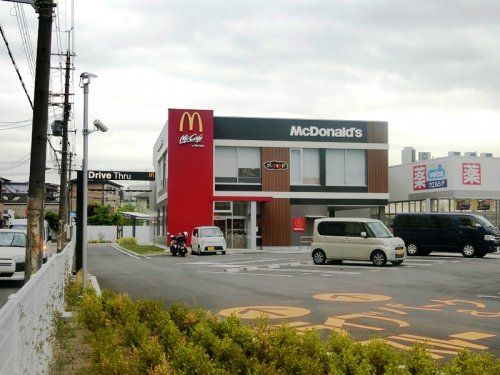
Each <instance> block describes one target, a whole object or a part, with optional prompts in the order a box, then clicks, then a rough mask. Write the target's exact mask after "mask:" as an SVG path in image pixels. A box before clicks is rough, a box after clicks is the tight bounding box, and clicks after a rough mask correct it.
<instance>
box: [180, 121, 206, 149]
mask: <svg viewBox="0 0 500 375" xmlns="http://www.w3.org/2000/svg"><path fill="white" fill-rule="evenodd" d="M195 121H196V124H197V125H198V133H196V132H195V127H194V125H195ZM186 123H187V125H188V126H187V128H186V129H184V126H185V125H186ZM185 131H188V132H191V133H188V134H182V135H181V137H180V138H179V144H180V145H183V144H191V146H192V147H205V145H204V144H203V121H202V119H201V116H200V114H199V113H198V112H194V113H192V114H190V113H189V112H184V113H183V114H182V116H181V119H180V121H179V132H180V133H183V132H185Z"/></svg>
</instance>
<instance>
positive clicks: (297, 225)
mask: <svg viewBox="0 0 500 375" xmlns="http://www.w3.org/2000/svg"><path fill="white" fill-rule="evenodd" d="M292 230H293V231H294V232H305V231H306V218H305V217H294V218H293V219H292Z"/></svg>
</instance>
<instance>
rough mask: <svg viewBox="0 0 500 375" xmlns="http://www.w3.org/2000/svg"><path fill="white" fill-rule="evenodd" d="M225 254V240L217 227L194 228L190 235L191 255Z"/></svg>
mask: <svg viewBox="0 0 500 375" xmlns="http://www.w3.org/2000/svg"><path fill="white" fill-rule="evenodd" d="M194 253H196V254H198V255H201V254H214V253H221V254H222V255H224V254H226V240H225V239H224V235H223V234H222V231H221V230H220V228H219V227H196V228H194V229H193V232H192V234H191V254H194Z"/></svg>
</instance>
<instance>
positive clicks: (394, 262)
mask: <svg viewBox="0 0 500 375" xmlns="http://www.w3.org/2000/svg"><path fill="white" fill-rule="evenodd" d="M391 263H392V264H394V265H395V266H400V265H402V264H403V261H402V260H394V261H392V262H391Z"/></svg>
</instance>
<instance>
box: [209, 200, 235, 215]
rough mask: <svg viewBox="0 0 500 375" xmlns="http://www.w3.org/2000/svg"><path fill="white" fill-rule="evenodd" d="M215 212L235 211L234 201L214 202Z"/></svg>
mask: <svg viewBox="0 0 500 375" xmlns="http://www.w3.org/2000/svg"><path fill="white" fill-rule="evenodd" d="M214 212H217V213H221V212H226V213H228V212H229V213H231V212H233V205H232V202H214Z"/></svg>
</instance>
